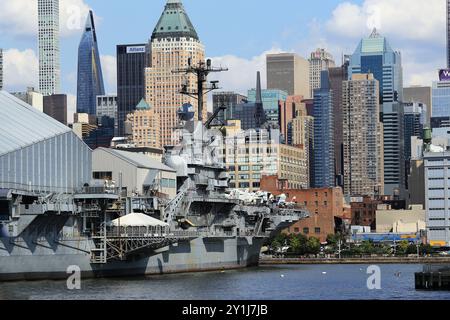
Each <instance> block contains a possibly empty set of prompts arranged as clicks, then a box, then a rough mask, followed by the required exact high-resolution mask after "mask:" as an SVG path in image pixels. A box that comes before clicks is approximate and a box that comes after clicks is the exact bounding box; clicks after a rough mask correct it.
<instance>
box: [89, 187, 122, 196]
mask: <svg viewBox="0 0 450 320" xmlns="http://www.w3.org/2000/svg"><path fill="white" fill-rule="evenodd" d="M82 193H83V194H114V195H119V194H120V193H121V192H120V188H114V187H108V186H105V187H83V190H82Z"/></svg>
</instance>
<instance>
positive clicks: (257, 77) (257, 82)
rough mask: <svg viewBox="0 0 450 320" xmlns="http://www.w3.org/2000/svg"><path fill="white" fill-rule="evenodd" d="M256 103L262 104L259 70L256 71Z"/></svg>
mask: <svg viewBox="0 0 450 320" xmlns="http://www.w3.org/2000/svg"><path fill="white" fill-rule="evenodd" d="M256 103H257V104H263V101H262V90H261V72H259V71H258V72H257V73H256Z"/></svg>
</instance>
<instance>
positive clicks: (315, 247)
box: [306, 237, 320, 254]
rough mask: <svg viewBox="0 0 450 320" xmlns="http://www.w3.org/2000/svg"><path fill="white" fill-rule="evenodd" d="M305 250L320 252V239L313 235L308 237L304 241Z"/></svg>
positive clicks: (311, 252)
mask: <svg viewBox="0 0 450 320" xmlns="http://www.w3.org/2000/svg"><path fill="white" fill-rule="evenodd" d="M306 252H307V253H309V254H318V253H320V240H319V239H317V238H314V237H311V238H309V239H308V241H307V242H306Z"/></svg>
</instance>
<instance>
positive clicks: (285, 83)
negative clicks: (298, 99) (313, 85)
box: [266, 53, 310, 99]
mask: <svg viewBox="0 0 450 320" xmlns="http://www.w3.org/2000/svg"><path fill="white" fill-rule="evenodd" d="M266 64H267V89H279V90H283V91H286V92H287V93H288V95H290V96H294V95H295V96H297V95H300V96H303V97H304V98H305V99H308V98H310V90H309V63H308V60H306V59H303V58H302V57H300V56H299V55H297V54H295V53H280V54H268V55H267V57H266Z"/></svg>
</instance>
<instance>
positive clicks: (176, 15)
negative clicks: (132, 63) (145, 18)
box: [151, 0, 199, 41]
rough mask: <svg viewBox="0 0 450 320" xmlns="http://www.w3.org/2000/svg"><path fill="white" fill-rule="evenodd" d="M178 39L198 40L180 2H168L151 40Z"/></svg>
mask: <svg viewBox="0 0 450 320" xmlns="http://www.w3.org/2000/svg"><path fill="white" fill-rule="evenodd" d="M178 37H190V38H194V39H196V40H199V38H198V35H197V32H196V31H195V28H194V26H193V25H192V23H191V20H190V19H189V16H188V15H187V13H186V10H185V9H184V6H183V4H182V3H181V1H180V0H168V1H167V4H166V6H165V7H164V11H163V13H162V15H161V18H160V19H159V21H158V24H157V25H156V27H155V29H154V30H153V34H152V38H151V40H152V41H153V40H154V39H163V38H178Z"/></svg>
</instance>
